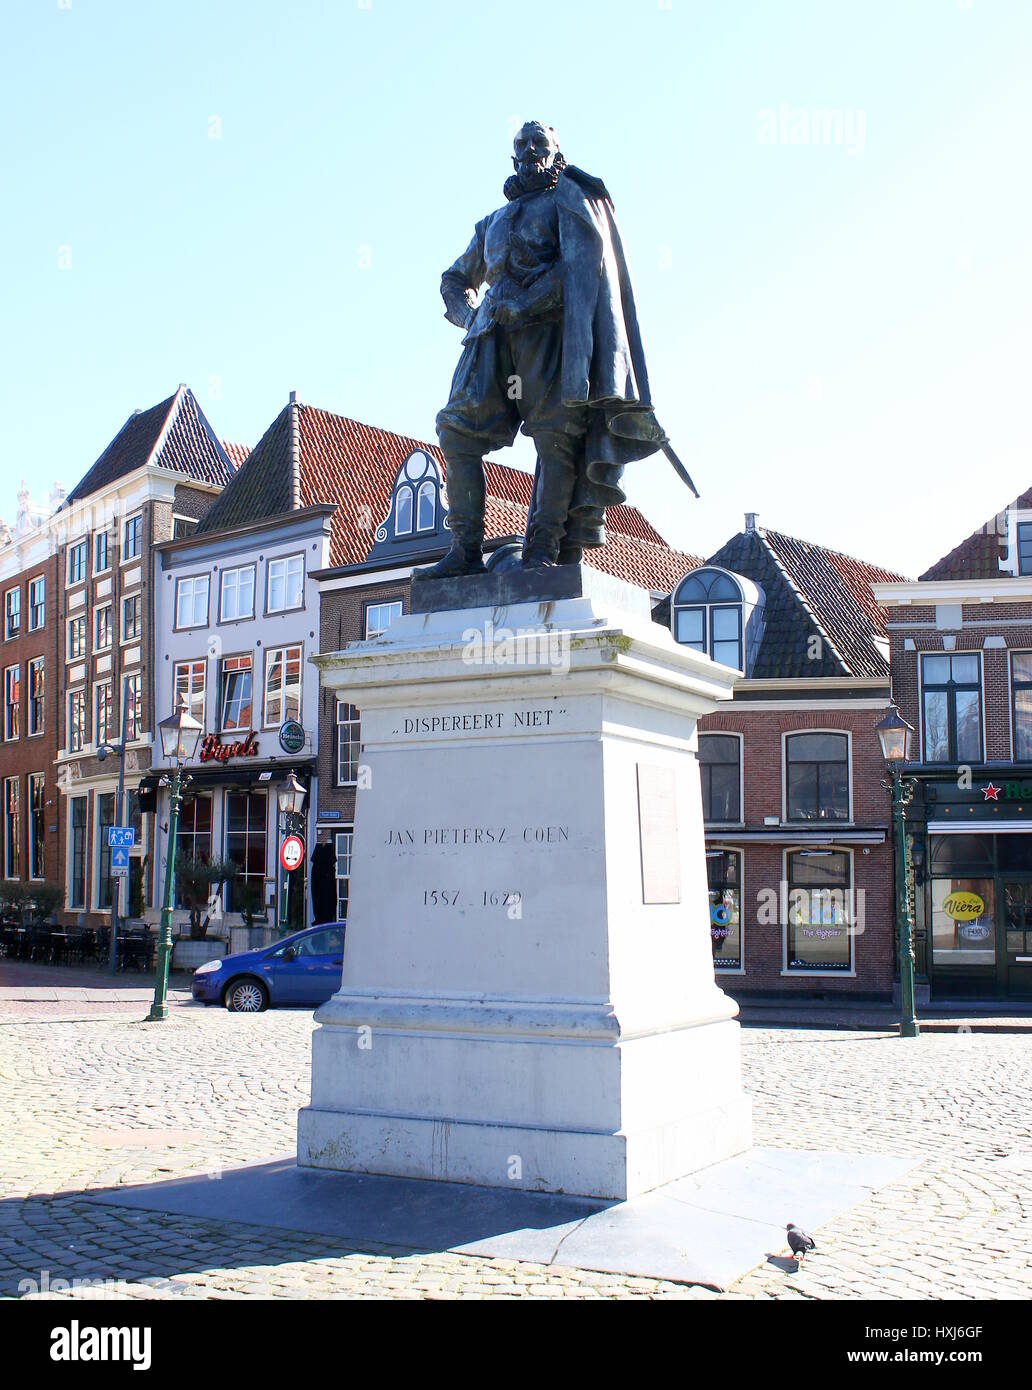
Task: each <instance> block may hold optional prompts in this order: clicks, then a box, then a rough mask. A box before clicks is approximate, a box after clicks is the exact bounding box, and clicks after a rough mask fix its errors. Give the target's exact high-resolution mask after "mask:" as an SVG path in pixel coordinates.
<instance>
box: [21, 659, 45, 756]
mask: <svg viewBox="0 0 1032 1390" xmlns="http://www.w3.org/2000/svg"><path fill="white" fill-rule="evenodd" d="M37 666H38V667H39V670H40V673H41V682H40V684H41V689H40V697H39V716H40V717H39V727H38V728H37V727H35V726H34V725H33V720H32V672H33V669H34V668H35V667H37ZM46 679H47V668H46V661H45V658H44V657H42V656H34V657H33V658H32V659H31V660H30V661H27V662H26V663H25V735H26V737H27V738H38V737H39V736H40V735H41V734H43V733H45V732H46V722H47V712H46V707H47V700H46V691H47V687H46Z"/></svg>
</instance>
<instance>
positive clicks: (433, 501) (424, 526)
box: [416, 478, 437, 531]
mask: <svg viewBox="0 0 1032 1390" xmlns="http://www.w3.org/2000/svg"><path fill="white" fill-rule="evenodd" d="M436 523H437V484H436V483H435V482H432V481H431V480H430V479H429V478H427V480H426V482H424V483H420V484H419V492H418V493H417V494H416V530H417V531H432V530H433V529H434V526H435V525H436Z"/></svg>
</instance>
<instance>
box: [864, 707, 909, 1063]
mask: <svg viewBox="0 0 1032 1390" xmlns="http://www.w3.org/2000/svg"><path fill="white" fill-rule="evenodd" d="M874 728H875V732H876V733H877V735H878V740H879V742H880V743H881V750H882V757H883V758H884V759H885V767H886V770H887V771H888V774H889V778H888V781H886V782H885V783H884V786H885V788H886V790H887V791H888V792H889V793H890V794H891V796H892V830H893V834H894V835H895V837H896V854H895V860H896V928H897V932H898V935H899V994H900V1020H899V1035H900V1037H901V1038H916V1037H917V1036H918V1033H919V1032H920V1029H919V1028H918V1026H917V1016H916V1014H915V1012H914V939H913V918H912V916H911V911H910V883H909V877H908V874H907V826H906V818H907V807H908V806H909V805H910V803H911V801H912V800H913V799H914V791H915V789H916V787H917V783H916V782H915V780H914V778H913V777H904V775H903V766H904V764H905V763H906V761H907V757H908V755H909V753H910V736H911V734H912V733H913V732H914V730H913V726H912V725H910V724H908V723H907V721H906V720H905V719H904V718H903V716H902V715H901V714H900V712H899V710H898V709H897V708H896V706H895V705H892V706H890V708H889V712H888V714H886V715H885V717H884V719H880V720H879V721H878V723H877V724H875V726H874Z"/></svg>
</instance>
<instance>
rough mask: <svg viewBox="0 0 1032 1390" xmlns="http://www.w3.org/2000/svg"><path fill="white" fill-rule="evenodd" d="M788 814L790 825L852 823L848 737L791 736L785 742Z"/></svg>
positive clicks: (818, 734) (836, 735) (830, 735)
mask: <svg viewBox="0 0 1032 1390" xmlns="http://www.w3.org/2000/svg"><path fill="white" fill-rule="evenodd" d="M785 810H786V815H787V818H788V819H789V820H790V821H793V820H794V821H829V820H830V821H848V820H849V739H848V738H847V736H846V735H845V734H824V733H814V734H790V735H789V736H788V738H786V739H785Z"/></svg>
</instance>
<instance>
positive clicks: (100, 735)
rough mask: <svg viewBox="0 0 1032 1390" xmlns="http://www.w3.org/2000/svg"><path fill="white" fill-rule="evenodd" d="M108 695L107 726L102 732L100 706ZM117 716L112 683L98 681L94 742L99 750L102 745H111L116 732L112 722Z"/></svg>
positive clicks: (95, 697) (94, 697)
mask: <svg viewBox="0 0 1032 1390" xmlns="http://www.w3.org/2000/svg"><path fill="white" fill-rule="evenodd" d="M105 692H106V694H107V724H106V726H105V728H104V730H103V732H102V731H101V727H100V706H101V698H102V696H104V694H105ZM114 714H115V690H114V683H113V682H112V681H97V682H96V684H95V685H94V687H93V742H94V744H95V745H96V746H97V747H98V748H99V747H100V745H101V744H102V743H110V742H111V735H112V733H113V732H114V731H113V729H112V722H113V719H114Z"/></svg>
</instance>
